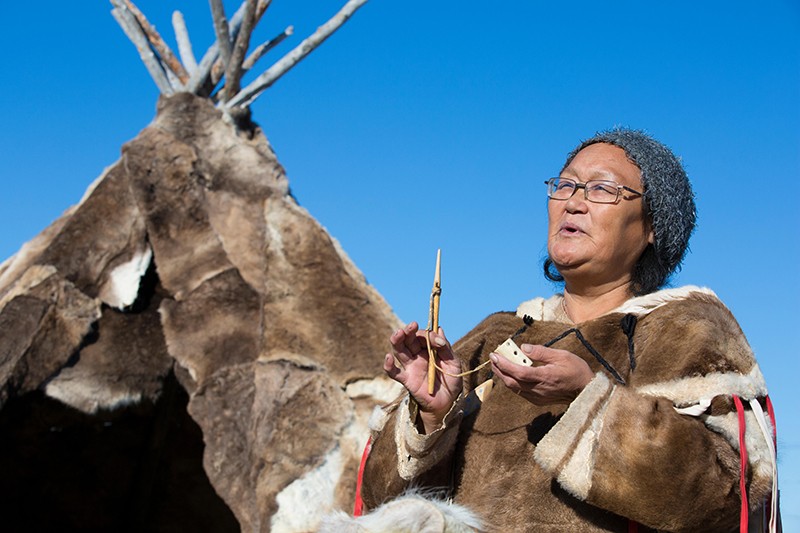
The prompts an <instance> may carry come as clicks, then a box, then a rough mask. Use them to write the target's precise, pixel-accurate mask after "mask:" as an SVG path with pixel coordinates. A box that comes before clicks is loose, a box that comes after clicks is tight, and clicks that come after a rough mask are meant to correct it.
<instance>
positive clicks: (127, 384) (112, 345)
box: [47, 272, 174, 413]
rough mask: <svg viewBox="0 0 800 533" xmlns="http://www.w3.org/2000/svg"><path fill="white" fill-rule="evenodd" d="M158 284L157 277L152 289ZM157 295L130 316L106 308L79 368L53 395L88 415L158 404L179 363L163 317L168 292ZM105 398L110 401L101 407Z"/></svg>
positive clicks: (70, 370) (54, 383) (57, 383)
mask: <svg viewBox="0 0 800 533" xmlns="http://www.w3.org/2000/svg"><path fill="white" fill-rule="evenodd" d="M153 278H154V273H152V272H151V273H150V274H149V276H148V280H149V281H150V283H155V282H156V280H155V279H153ZM153 290H154V293H153V295H152V297H150V298H148V299H146V300H144V299H143V300H142V301H140V302H139V303H138V304H137V305H136V306H134V307H133V308H132V309H131V310H129V311H127V312H124V313H123V312H120V311H117V310H115V309H109V308H104V309H103V315H102V316H101V317H100V319H99V320H98V321H97V322H96V324H95V327H94V331H93V332H92V334H91V335H89V336H87V337H86V338H84V342H83V346H82V347H81V349H80V352H79V353H78V354H77V357H76V361H75V362H74V364H72V365H70V366H68V367H65V368H63V369H61V372H59V373H58V375H57V376H55V377H54V379H52V380H51V381H50V382H49V383H48V385H47V392H48V394H50V395H51V396H53V397H56V398H59V399H61V400H62V401H64V402H66V403H68V404H69V405H72V406H74V407H78V408H79V409H81V410H82V411H84V412H88V413H90V412H93V411H95V410H97V408H98V407H100V406H101V405H102V406H105V407H109V406H111V405H114V404H121V405H125V404H128V403H138V402H139V401H141V400H150V401H155V400H156V399H157V398H158V397H159V395H160V394H161V389H162V382H163V380H164V378H165V376H166V375H167V374H168V373H169V371H170V370H171V369H172V366H173V364H174V363H173V361H172V359H171V358H170V357H169V355H168V354H167V346H166V344H165V342H164V335H163V333H162V329H161V318H160V316H159V314H158V307H159V304H160V302H161V299H162V298H163V297H164V292H163V289H162V288H161V287H160V286H157V287H153ZM54 389H57V390H54ZM99 398H103V399H104V400H103V401H101V402H100V405H98V401H97V399H99Z"/></svg>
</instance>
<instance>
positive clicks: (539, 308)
mask: <svg viewBox="0 0 800 533" xmlns="http://www.w3.org/2000/svg"><path fill="white" fill-rule="evenodd" d="M563 299H564V297H563V296H562V295H560V294H556V295H554V296H551V297H550V298H547V299H544V298H541V297H538V298H534V299H533V300H528V301H527V302H522V303H521V304H519V306H518V307H517V316H518V317H520V318H522V317H524V316H525V315H528V316H529V317H531V318H532V319H534V320H547V321H553V320H558V309H559V308H560V306H561V300H563Z"/></svg>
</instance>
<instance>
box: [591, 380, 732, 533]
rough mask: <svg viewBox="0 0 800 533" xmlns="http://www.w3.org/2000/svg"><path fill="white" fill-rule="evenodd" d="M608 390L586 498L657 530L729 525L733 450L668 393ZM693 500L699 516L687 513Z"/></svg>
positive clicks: (721, 528)
mask: <svg viewBox="0 0 800 533" xmlns="http://www.w3.org/2000/svg"><path fill="white" fill-rule="evenodd" d="M614 394H615V395H617V397H616V398H615V400H616V401H614V402H611V403H610V404H609V408H608V411H607V413H606V415H605V419H604V420H605V423H604V425H603V434H604V439H603V440H601V441H600V443H599V445H598V447H597V450H596V451H595V457H594V459H595V474H594V476H593V478H592V488H591V491H590V494H589V499H590V500H591V501H593V502H596V503H597V504H598V505H600V506H601V507H606V508H607V507H611V508H613V509H614V511H616V512H617V513H619V514H622V515H627V516H638V517H640V520H641V521H642V522H643V523H646V524H648V525H650V526H652V527H655V528H657V529H659V530H665V531H686V532H689V531H732V530H734V529H735V526H736V524H737V523H738V522H739V501H738V497H733V498H731V497H730V495H736V494H738V482H739V481H738V474H737V472H738V469H739V455H738V453H736V452H735V451H734V450H733V449H732V448H731V447H730V445H728V444H727V443H726V442H725V441H724V439H722V438H721V437H720V436H719V435H716V434H714V433H712V432H710V431H708V429H707V428H705V427H704V425H703V424H702V422H701V421H698V420H697V419H693V418H691V417H683V416H678V415H676V414H675V411H674V408H673V405H672V402H670V401H669V400H665V399H663V398H641V397H636V396H635V393H633V392H632V391H630V390H628V389H625V388H620V389H617V390H616V391H615V393H614ZM676 450H679V453H680V460H679V461H677V460H675V459H676ZM709 457H712V458H715V459H712V460H711V461H709ZM608 494H613V495H614V498H613V501H610V502H609V501H607V500H608V499H607V497H606V495H608ZM697 502H703V506H704V509H703V511H702V512H703V514H704V515H705V517H706V518H705V519H704V520H703V523H697V522H696V519H695V517H696V516H697V515H698V512H697V509H696V505H697ZM685 524H693V525H692V526H691V527H690V528H688V529H686V528H684V525H685Z"/></svg>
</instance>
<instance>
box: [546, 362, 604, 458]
mask: <svg viewBox="0 0 800 533" xmlns="http://www.w3.org/2000/svg"><path fill="white" fill-rule="evenodd" d="M610 388H611V382H610V381H609V379H608V378H607V377H606V376H605V375H603V374H602V373H597V374H596V375H595V377H594V379H592V381H590V382H589V384H588V385H587V386H586V387H585V388H584V389H583V391H581V393H580V394H579V395H578V397H577V398H575V400H573V401H572V403H571V404H570V406H569V408H568V409H567V411H566V412H565V413H564V415H563V416H562V417H561V420H559V421H558V422H557V423H556V425H554V426H553V427H552V428H550V431H548V432H547V434H546V435H545V436H544V437H543V438H542V440H540V441H539V444H538V445H537V446H536V450H534V452H533V458H534V459H535V460H536V462H537V463H539V465H540V466H541V467H542V468H543V469H544V470H545V471H547V472H550V473H552V472H554V471H556V470H557V469H558V467H559V466H560V465H561V464H562V463H564V461H565V460H566V459H567V458H568V454H569V452H570V450H573V449H574V447H575V443H576V441H577V440H578V439H579V438H580V435H581V434H582V433H583V432H585V431H586V426H587V424H589V423H590V420H591V417H592V415H593V414H594V412H595V411H596V410H597V409H598V406H599V405H601V402H604V401H606V397H607V394H608V391H609V389H610Z"/></svg>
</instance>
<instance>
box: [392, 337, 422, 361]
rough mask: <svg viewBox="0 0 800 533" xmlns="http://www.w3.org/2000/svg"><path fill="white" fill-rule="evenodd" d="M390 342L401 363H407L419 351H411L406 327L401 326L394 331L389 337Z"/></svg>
mask: <svg viewBox="0 0 800 533" xmlns="http://www.w3.org/2000/svg"><path fill="white" fill-rule="evenodd" d="M389 343H390V344H391V345H392V350H394V353H395V355H396V356H397V359H398V361H400V363H401V364H403V365H406V364H407V363H408V362H409V361H411V360H413V359H414V357H416V354H417V352H412V351H410V350H409V349H408V346H406V331H405V328H400V329H398V330H397V331H395V332H394V333H392V335H391V337H389Z"/></svg>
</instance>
